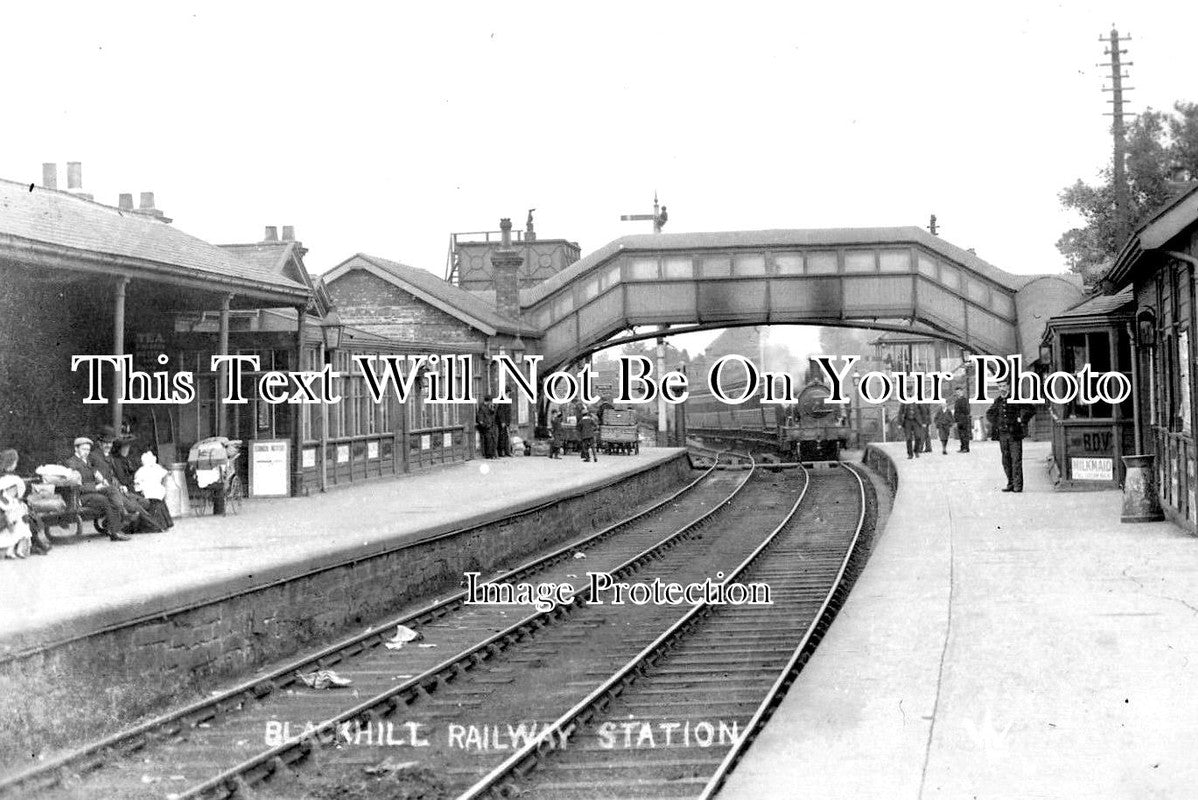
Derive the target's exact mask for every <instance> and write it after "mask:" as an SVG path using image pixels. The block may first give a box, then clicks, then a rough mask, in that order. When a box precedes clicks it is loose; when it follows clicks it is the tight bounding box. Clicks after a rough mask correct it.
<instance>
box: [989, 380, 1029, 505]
mask: <svg viewBox="0 0 1198 800" xmlns="http://www.w3.org/2000/svg"><path fill="white" fill-rule="evenodd" d="M1010 394H1011V390H1010V388H1009V387H1007V386H1000V387H999V389H998V398H997V399H996V400H995V401H994V402H993V403H992V404H991V405H990V408H989V409H988V410H987V411H986V419H988V420H990V430H991V431H992V433H991V438H996V439H998V446H999V449H1000V450H1001V451H1002V469H1003V472H1005V473H1006V475H1007V485H1006V487H1005V488H1004V489H1003V491H1004V492H1022V491H1023V437H1024V435H1025V433H1026V431H1027V423H1028V422H1029V421H1030V420H1031V418H1032V417H1034V416H1035V415H1036V409H1035V408H1033V407H1032V406H1030V405H1028V404H1026V403H1009V402H1007V398H1008V397H1009V396H1010Z"/></svg>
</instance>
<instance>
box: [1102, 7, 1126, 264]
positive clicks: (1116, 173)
mask: <svg viewBox="0 0 1198 800" xmlns="http://www.w3.org/2000/svg"><path fill="white" fill-rule="evenodd" d="M1098 41H1100V42H1106V43H1107V44H1108V45H1109V46H1108V47H1107V49H1106V50H1104V51H1103V55H1107V56H1110V57H1111V60H1110V61H1109V62H1107V61H1104V62H1103V63H1101V64H1097V65H1095V66H1099V67H1109V68H1110V70H1111V85H1110V86H1109V87H1106V86H1104V87H1103V89H1102V90H1103V91H1104V92H1110V93H1111V99H1110V100H1107V102H1108V103H1110V104H1111V106H1112V109H1111V110H1110V111H1109V112H1106V113H1105V114H1104V116H1108V117H1112V118H1113V120H1112V123H1111V136H1112V138H1113V139H1114V150H1115V157H1114V165H1113V168H1112V170H1111V179H1112V182H1113V186H1114V189H1115V212H1116V215H1117V216H1118V219H1119V238H1120V240H1122V239H1124V238H1126V237H1127V236H1128V235H1130V234H1131V208H1130V205H1131V204H1130V199H1129V197H1128V186H1127V174H1126V164H1125V162H1126V159H1127V128H1126V126H1125V125H1124V124H1123V92H1125V91H1129V92H1130V91H1132V89H1133V87H1131V86H1127V87H1125V86H1124V85H1123V79H1124V78H1126V77H1128V76H1127V75H1125V74H1124V73H1123V67H1125V66H1128V67H1130V66H1133V63H1132V62H1131V61H1128V62H1126V63H1123V62H1122V61H1121V59H1120V56H1122V55H1123V54H1124V53H1126V52H1127V51H1126V50H1121V49H1120V48H1119V45H1120V44H1122V43H1123V42H1128V41H1131V37H1130V36H1125V37H1123V38H1120V37H1119V31H1118V30H1116V29H1115V27H1114V25H1112V26H1111V35H1110V38H1103V37H1101V36H1099V37H1098Z"/></svg>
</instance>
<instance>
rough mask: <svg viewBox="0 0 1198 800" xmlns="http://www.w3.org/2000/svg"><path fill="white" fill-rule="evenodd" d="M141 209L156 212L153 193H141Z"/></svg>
mask: <svg viewBox="0 0 1198 800" xmlns="http://www.w3.org/2000/svg"><path fill="white" fill-rule="evenodd" d="M129 199H130V200H132V199H133V198H129ZM139 208H140V209H141V210H142V211H154V210H155V209H154V193H153V192H142V193H141V205H140V206H139Z"/></svg>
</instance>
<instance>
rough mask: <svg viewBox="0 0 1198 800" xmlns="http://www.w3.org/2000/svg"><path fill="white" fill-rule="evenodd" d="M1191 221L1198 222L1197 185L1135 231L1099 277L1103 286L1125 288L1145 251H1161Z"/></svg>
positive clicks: (1192, 222)
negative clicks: (1104, 272)
mask: <svg viewBox="0 0 1198 800" xmlns="http://www.w3.org/2000/svg"><path fill="white" fill-rule="evenodd" d="M1195 222H1198V185H1196V186H1193V187H1191V188H1190V189H1189V190H1188V191H1185V192H1182V193H1181V194H1180V195H1178V196H1177V197H1176V198H1174V199H1173V201H1172V202H1170V203H1168V204H1167V205H1166V206H1165V207H1164V208H1162V209H1161V210H1160V211H1158V212H1156V213H1155V214H1153V215H1152V217H1150V218H1149V219H1148V220H1146V221H1145V222H1144V223H1143V224H1142V225H1140V227H1138V228H1136V231H1135V233H1133V234H1132V235H1131V236H1130V237H1128V240H1127V242H1125V243H1124V245H1123V249H1122V250H1120V251H1119V255H1118V256H1117V257H1116V258H1115V263H1114V264H1113V265H1112V266H1111V268H1110V269H1109V270H1108V271H1107V273H1106V275H1104V276H1103V279H1102V284H1103V286H1104V287H1106V288H1108V289H1110V290H1114V289H1119V288H1121V287H1123V286H1124V285H1126V284H1127V283H1128V282H1129V281H1131V280H1132V273H1133V272H1134V271H1135V270H1136V268H1137V266H1138V265H1139V263H1140V261H1141V259H1142V258H1143V256H1144V254H1145V253H1146V252H1148V251H1151V250H1160V249H1163V248H1164V247H1166V246H1167V245H1168V244H1169V242H1170V241H1172V240H1173V239H1174V238H1176V237H1177V236H1178V235H1179V234H1181V233H1182V232H1183V231H1184V230H1185V229H1186V228H1188V227H1190V226H1191V225H1194V224H1195Z"/></svg>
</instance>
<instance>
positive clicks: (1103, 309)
mask: <svg viewBox="0 0 1198 800" xmlns="http://www.w3.org/2000/svg"><path fill="white" fill-rule="evenodd" d="M1135 302H1136V298H1135V291H1134V287H1133V286H1131V285H1128V286H1125V287H1123V289H1121V290H1119V291H1118V292H1116V293H1115V294H1099V295H1094V296H1093V297H1088V298H1086V299H1085V300H1083V301H1082V302H1080V303H1078V304H1077V305H1075V306H1073V307H1072V308H1068V309H1066V310H1064V311H1062V312H1061V313H1060V314H1054V315H1053V317H1052V318H1053V319H1062V318H1065V317H1094V316H1101V315H1103V314H1116V313H1119V312H1127V313H1130V312H1131V310H1132V307H1133V306H1134V305H1135Z"/></svg>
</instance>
